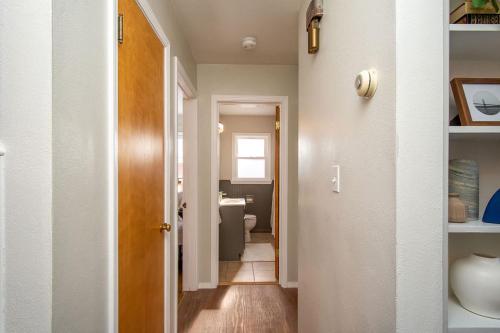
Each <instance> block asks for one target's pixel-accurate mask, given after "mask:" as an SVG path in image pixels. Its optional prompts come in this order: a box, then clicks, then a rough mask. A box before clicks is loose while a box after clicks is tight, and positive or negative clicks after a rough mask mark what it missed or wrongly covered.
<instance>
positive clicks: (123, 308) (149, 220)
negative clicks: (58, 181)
mask: <svg viewBox="0 0 500 333" xmlns="http://www.w3.org/2000/svg"><path fill="white" fill-rule="evenodd" d="M118 10H119V12H120V14H122V15H123V22H124V24H123V37H124V39H123V43H122V44H119V46H118V299H119V307H118V309H119V310H118V311H119V313H118V317H119V318H118V321H119V331H120V332H121V333H126V332H131V333H132V332H133V333H142V332H143V333H160V332H163V327H164V322H163V321H164V306H165V305H164V288H165V286H164V235H163V234H162V232H161V229H160V226H161V225H162V223H163V222H165V212H164V195H165V189H164V177H165V175H164V144H163V142H164V128H163V127H164V125H163V124H164V122H163V119H164V114H163V110H164V103H165V101H164V93H163V91H164V89H163V85H164V79H163V75H164V64H163V61H164V60H163V59H164V58H163V56H164V54H163V52H164V49H163V45H162V43H161V41H160V40H159V39H158V37H157V36H156V34H155V32H154V30H153V29H152V27H151V26H150V24H149V22H148V20H147V19H146V17H145V16H144V14H143V13H142V11H141V9H140V8H139V6H138V5H137V3H136V2H135V0H119V1H118Z"/></svg>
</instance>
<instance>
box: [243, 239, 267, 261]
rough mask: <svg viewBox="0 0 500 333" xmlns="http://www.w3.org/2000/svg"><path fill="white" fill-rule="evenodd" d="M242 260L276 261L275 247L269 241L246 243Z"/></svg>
mask: <svg viewBox="0 0 500 333" xmlns="http://www.w3.org/2000/svg"><path fill="white" fill-rule="evenodd" d="M241 261H245V262H248V261H274V248H273V246H272V245H271V244H269V243H262V244H254V243H246V244H245V251H244V252H243V256H242V257H241Z"/></svg>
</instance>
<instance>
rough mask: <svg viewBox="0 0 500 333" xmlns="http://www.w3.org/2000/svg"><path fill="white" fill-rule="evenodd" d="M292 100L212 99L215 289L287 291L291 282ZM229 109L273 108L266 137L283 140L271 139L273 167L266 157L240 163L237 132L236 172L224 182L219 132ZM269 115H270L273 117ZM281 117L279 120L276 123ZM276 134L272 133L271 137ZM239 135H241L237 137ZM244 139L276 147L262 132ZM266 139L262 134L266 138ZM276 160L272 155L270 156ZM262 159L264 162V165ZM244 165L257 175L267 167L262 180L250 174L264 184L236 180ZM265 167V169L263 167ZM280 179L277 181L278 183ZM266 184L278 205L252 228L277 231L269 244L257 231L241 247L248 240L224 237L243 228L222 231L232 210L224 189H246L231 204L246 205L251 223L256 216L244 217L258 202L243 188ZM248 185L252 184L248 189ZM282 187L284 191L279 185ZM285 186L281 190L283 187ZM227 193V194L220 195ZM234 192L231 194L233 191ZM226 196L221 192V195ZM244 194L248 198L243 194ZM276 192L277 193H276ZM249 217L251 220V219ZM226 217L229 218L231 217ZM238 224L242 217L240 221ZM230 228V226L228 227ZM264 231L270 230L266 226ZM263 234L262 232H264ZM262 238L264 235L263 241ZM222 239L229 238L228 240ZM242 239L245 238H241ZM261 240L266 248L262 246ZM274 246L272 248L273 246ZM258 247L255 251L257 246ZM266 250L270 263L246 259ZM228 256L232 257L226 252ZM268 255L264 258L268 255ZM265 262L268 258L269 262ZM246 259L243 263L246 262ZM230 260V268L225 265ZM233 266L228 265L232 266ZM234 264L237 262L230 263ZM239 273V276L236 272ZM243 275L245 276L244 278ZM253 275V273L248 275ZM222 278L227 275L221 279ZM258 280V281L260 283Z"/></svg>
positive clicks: (233, 159) (235, 137) (213, 276)
mask: <svg viewBox="0 0 500 333" xmlns="http://www.w3.org/2000/svg"><path fill="white" fill-rule="evenodd" d="M287 102H288V98H287V97H281V96H278V97H273V96H212V122H211V125H212V149H211V166H212V173H211V193H212V195H211V207H212V215H211V244H212V246H211V250H212V252H211V254H212V258H211V287H212V288H215V287H216V286H217V285H219V284H221V283H222V284H228V283H229V284H231V283H232V282H236V283H245V282H249V283H252V284H258V283H272V282H274V283H279V284H280V285H281V286H283V287H287V285H288V281H287V262H286V254H287V252H286V249H287V230H286V212H287V202H286V201H287V200H286V197H287V192H286V191H287V166H288V165H287V164H288V163H287V140H286V138H287V109H288V103H287ZM225 105H246V106H247V108H248V107H250V106H254V105H263V106H267V107H268V108H269V107H270V108H271V110H272V113H271V115H272V124H271V126H272V128H271V129H270V130H269V129H268V130H267V133H268V134H269V136H271V134H272V135H274V136H276V135H277V136H278V140H275V139H274V138H273V139H272V140H270V141H271V142H270V143H271V144H272V143H274V145H273V150H276V154H274V156H273V157H274V158H273V163H269V164H267V162H264V161H262V158H260V157H257V158H255V157H252V156H247V157H245V156H241V161H237V158H235V154H236V155H237V154H238V153H237V150H235V149H237V148H234V147H237V146H236V144H235V142H237V140H238V135H236V136H234V134H235V133H232V136H233V138H232V140H231V142H232V143H233V144H232V146H233V153H232V154H233V155H232V166H233V167H232V171H231V180H230V181H228V180H227V179H222V178H224V177H221V171H223V169H224V168H225V169H227V167H224V166H222V165H221V161H220V155H221V149H220V147H221V146H220V144H221V139H220V133H219V132H220V131H221V129H222V127H224V130H225V129H226V126H225V124H224V123H221V115H220V114H221V107H222V108H224V106H225ZM268 116H269V115H268ZM276 117H278V118H276ZM271 132H272V133H271ZM236 134H237V133H236ZM239 134H243V135H240V136H241V139H242V140H245V142H250V141H252V140H253V142H255V143H257V142H262V144H264V146H263V147H270V146H271V145H270V144H268V143H266V139H265V136H262V135H255V134H257V133H239ZM261 134H262V133H261ZM262 149H264V150H266V149H271V148H262ZM270 157H271V156H270ZM259 159H260V161H259ZM238 163H240V164H241V165H244V164H248V163H250V164H248V168H249V172H250V173H254V172H255V171H256V170H257V169H258V165H259V164H260V165H261V166H262V167H263V168H265V169H266V170H263V169H262V171H260V173H261V174H260V175H256V174H253V176H252V175H249V177H250V178H251V177H254V176H255V177H256V178H259V179H237V178H239V177H238V175H237V174H235V170H237V169H238V167H237V164H238ZM272 164H276V168H271V165H272ZM264 165H265V167H264ZM245 180H250V181H249V182H246V181H245ZM275 180H277V181H275ZM259 182H261V183H262V184H266V183H267V185H268V186H269V187H270V189H269V190H268V191H269V200H271V198H273V199H274V198H275V199H276V200H275V201H276V202H273V203H272V205H271V202H269V203H270V204H269V205H268V206H269V207H268V208H269V211H268V215H267V216H266V215H263V214H260V216H261V217H262V216H263V217H264V218H263V219H262V218H261V219H259V218H258V217H257V221H256V222H252V224H255V225H257V224H258V223H259V221H260V223H261V224H260V227H259V228H262V226H263V223H264V224H266V225H267V226H268V227H269V228H270V229H271V226H272V229H273V230H272V232H273V235H272V234H271V233H269V235H272V237H270V238H268V239H265V238H266V236H267V235H265V233H262V234H261V235H259V234H260V233H256V232H253V233H251V234H250V235H254V237H253V238H251V239H250V241H249V242H247V243H246V244H245V245H243V249H242V245H241V244H242V242H244V240H243V241H242V240H240V239H237V240H234V238H233V237H231V236H225V235H231V234H237V235H240V234H241V232H240V231H241V230H240V229H241V227H240V229H238V230H236V231H235V230H232V231H228V230H225V229H226V228H221V224H223V223H224V221H223V220H224V215H225V214H227V213H225V212H227V211H228V210H227V209H226V208H223V207H221V202H223V200H221V199H222V198H221V196H226V194H227V191H225V189H228V188H233V189H234V187H233V186H232V184H235V185H241V186H236V188H237V190H236V192H238V193H235V192H234V191H233V192H231V194H230V195H229V197H232V199H240V200H243V202H242V203H239V204H241V205H245V208H244V209H243V213H242V212H241V210H240V211H239V213H238V214H240V215H242V216H240V217H241V220H243V219H244V218H245V217H246V218H249V217H251V218H253V219H255V217H256V216H254V214H245V212H247V213H248V210H249V209H252V205H253V208H256V201H255V200H256V198H255V194H251V193H248V192H251V190H250V189H248V188H246V189H242V186H245V185H248V184H258V183H259ZM245 183H247V184H245ZM280 185H281V186H280ZM278 186H280V187H278ZM221 189H222V190H221ZM230 191H231V190H230ZM264 191H265V190H264ZM221 192H222V193H221ZM243 192H245V193H243ZM273 192H274V193H273ZM260 201H261V199H258V200H257V202H260ZM271 207H272V208H273V209H272V210H276V211H275V212H272V214H270V213H271ZM249 215H250V216H249ZM271 215H272V216H273V220H274V223H272V224H270V221H269V220H270V219H271ZM226 218H227V216H226ZM237 219H238V220H239V217H238V218H237ZM246 224H247V221H246V222H245V225H246ZM225 226H229V225H228V224H227V223H226V224H225ZM264 227H265V226H264ZM261 230H263V229H261ZM252 231H259V230H252ZM261 236H264V237H263V238H262V237H261ZM222 237H226V238H225V239H223V238H222ZM228 237H231V240H230V242H231V243H233V244H227V243H228V242H227V239H228ZM238 237H240V236H238ZM259 238H260V242H261V244H258V242H259ZM252 240H253V241H255V242H256V243H257V244H252ZM265 243H267V244H268V246H269V251H270V253H268V252H269V251H268V250H266V249H264V246H266V245H264V244H265ZM269 243H271V244H269ZM254 245H256V246H254ZM259 246H260V247H262V248H263V249H262V251H260V249H259V250H258V252H257V253H258V254H262V252H263V251H264V252H266V253H267V257H270V258H268V259H265V260H263V262H261V260H258V259H257V260H255V261H253V260H251V259H249V260H245V259H244V258H245V255H243V253H244V252H245V248H249V247H259ZM227 251H229V252H227ZM266 253H264V255H266ZM237 255H240V260H237V258H238V257H237ZM267 257H266V258H267ZM242 259H243V262H242ZM221 260H222V261H225V263H220V261H221ZM228 261H229V262H228ZM230 261H232V263H231V262H230ZM247 261H248V262H250V264H248V263H245V262H247ZM235 270H236V272H235ZM240 272H241V273H240ZM249 272H251V273H249ZM270 272H271V274H272V275H274V276H272V278H269V275H270V274H269V273H270ZM235 273H236V274H240V278H238V277H236V279H235V277H234V276H233V275H235ZM221 274H222V275H221ZM252 274H253V280H252V279H250V280H248V279H247V278H250V277H251V275H252ZM256 276H259V277H258V278H256Z"/></svg>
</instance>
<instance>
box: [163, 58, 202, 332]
mask: <svg viewBox="0 0 500 333" xmlns="http://www.w3.org/2000/svg"><path fill="white" fill-rule="evenodd" d="M172 74H173V80H172V82H173V84H175V87H174V96H175V98H174V112H173V139H172V141H173V156H174V168H173V173H174V175H173V180H174V181H173V182H172V183H171V186H172V188H170V189H169V190H170V191H171V192H172V193H173V204H174V205H175V207H177V202H178V200H179V199H178V194H177V177H178V174H177V150H178V143H177V137H178V133H179V129H178V127H177V125H178V124H177V122H178V108H179V105H178V98H177V96H178V93H179V89H181V90H182V91H183V92H184V95H185V96H186V99H187V100H189V103H188V104H189V107H188V108H184V114H185V113H186V110H187V109H188V110H189V111H191V112H194V117H193V119H192V122H193V123H194V125H195V128H196V133H193V134H194V135H195V138H192V135H191V136H186V135H184V144H186V141H187V140H189V146H190V147H193V150H195V151H196V153H195V154H193V160H192V161H191V163H190V165H189V166H188V168H189V172H188V173H189V174H190V177H191V178H192V181H191V182H190V184H191V186H190V190H191V193H197V187H198V140H197V134H198V122H197V119H198V116H197V114H198V107H197V106H198V101H197V99H196V88H195V86H194V85H193V83H192V82H191V79H190V78H189V76H188V74H187V72H186V70H185V69H184V66H182V63H181V62H180V60H179V58H178V57H173V71H172ZM185 119H186V117H184V120H185ZM191 138H192V140H191ZM185 171H186V170H184V172H185ZM184 174H186V172H185V173H184ZM189 210H190V212H191V216H192V217H193V221H194V222H193V223H192V224H190V225H188V226H187V228H186V225H184V227H183V228H184V229H183V233H182V235H183V244H184V251H183V271H184V272H186V273H185V274H183V275H182V278H183V279H182V280H183V289H184V290H189V291H195V290H198V196H197V195H194V196H193V197H192V198H191V200H190V201H189ZM170 219H171V221H172V226H173V228H172V232H173V242H172V247H173V249H172V250H173V253H174V256H173V260H172V262H171V263H170V264H171V267H172V270H173V276H172V281H173V291H174V292H175V297H174V298H173V299H172V300H171V301H172V309H171V313H170V318H172V324H171V326H172V332H177V303H178V299H177V290H178V285H179V281H178V277H179V272H178V261H179V251H178V249H179V239H178V237H177V236H178V232H177V230H178V225H177V209H172V212H171V216H170ZM186 245H187V246H186ZM172 270H171V271H172Z"/></svg>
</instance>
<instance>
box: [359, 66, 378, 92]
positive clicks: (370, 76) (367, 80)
mask: <svg viewBox="0 0 500 333" xmlns="http://www.w3.org/2000/svg"><path fill="white" fill-rule="evenodd" d="M377 86H378V75H377V70H375V69H370V70H364V71H362V72H360V73H359V74H358V75H357V76H356V80H354V88H355V89H356V92H357V94H358V96H359V97H364V98H372V97H373V96H374V95H375V92H376V91H377Z"/></svg>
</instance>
